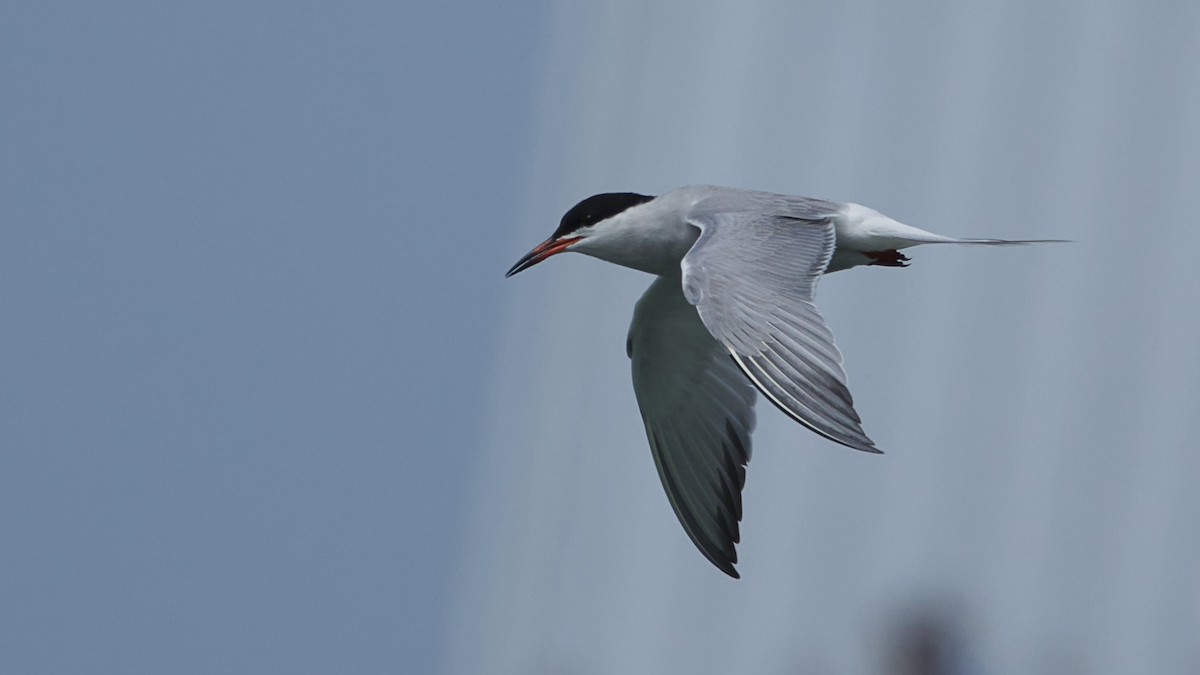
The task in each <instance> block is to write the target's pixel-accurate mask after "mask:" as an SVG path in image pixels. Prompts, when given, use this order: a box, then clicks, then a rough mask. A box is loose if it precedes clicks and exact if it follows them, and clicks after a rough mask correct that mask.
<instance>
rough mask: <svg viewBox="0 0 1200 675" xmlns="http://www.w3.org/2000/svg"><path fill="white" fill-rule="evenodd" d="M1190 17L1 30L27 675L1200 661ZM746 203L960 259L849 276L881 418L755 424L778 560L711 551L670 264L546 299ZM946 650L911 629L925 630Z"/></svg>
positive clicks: (1, 492)
mask: <svg viewBox="0 0 1200 675" xmlns="http://www.w3.org/2000/svg"><path fill="white" fill-rule="evenodd" d="M1198 34H1200V10H1198V9H1196V7H1195V6H1193V5H1191V4H1188V3H1175V2H1165V1H1164V2H1157V3H1145V2H1137V1H1135V0H1114V1H1112V2H1103V3H1097V2H1087V1H1084V0H1079V1H1075V2H1063V3H1056V4H1049V5H1048V4H1046V3H1043V2H1035V1H1033V0H1020V1H1018V2H1000V1H979V2H965V3H964V2H957V1H952V0H944V1H942V2H932V3H924V4H922V5H920V6H908V5H904V6H902V5H899V4H896V3H892V2H887V1H886V0H857V1H853V2H801V3H795V2H770V1H766V0H764V1H762V2H736V3H720V2H687V3H684V2H652V3H646V2H641V1H639V0H614V1H612V2H604V3H576V2H559V3H551V2H549V1H548V0H547V1H546V2H541V3H520V4H511V3H492V4H489V3H462V4H454V3H352V4H349V5H346V4H341V5H335V4H332V3H311V2H300V3H297V2H290V3H256V4H246V3H217V4H213V3H209V4H205V5H197V6H185V5H177V4H163V3H149V2H117V3H105V4H103V5H98V4H94V3H92V4H89V3H54V2H43V3H31V2H30V3H20V4H15V3H10V5H9V6H8V7H6V10H5V12H4V16H3V21H0V93H2V94H3V104H2V108H0V111H2V112H0V115H2V116H0V538H2V539H3V542H4V545H3V550H2V551H0V671H4V672H20V673H61V672H126V673H161V672H172V673H189V672H194V673H210V672H222V673H226V672H244V673H262V672H287V673H298V672H299V673H303V672H311V673H327V672H362V673H388V672H415V673H424V672H439V671H441V672H448V673H455V674H457V673H464V674H465V673H478V672H498V673H528V672H544V673H559V672H573V673H593V672H594V673H607V672H627V673H634V672H659V673H673V672H678V673H684V672H686V673H699V672H794V671H795V670H797V669H799V670H803V671H806V672H828V673H865V672H879V671H880V669H881V667H882V664H884V663H885V662H886V661H887V658H888V655H889V654H891V653H892V651H894V647H893V646H892V645H893V642H894V640H895V639H896V638H895V635H896V634H897V633H903V630H901V629H897V628H896V626H909V625H910V624H912V619H913V618H914V617H916V618H917V619H921V618H922V617H926V616H928V617H930V618H929V621H930V622H931V623H932V624H933V625H936V624H937V623H938V621H948V620H949V621H952V622H953V623H954V624H955V626H956V632H955V633H954V635H952V636H951V637H950V638H946V639H950V640H951V641H952V642H953V645H952V647H953V650H952V651H954V653H955V655H956V659H957V660H956V663H955V665H956V667H958V668H959V671H958V672H967V673H994V674H1000V673H1010V672H1012V673H1015V672H1019V673H1060V672H1089V673H1092V672H1096V673H1112V674H1113V675H1116V674H1118V673H1128V672H1156V673H1174V672H1194V671H1195V667H1196V664H1197V663H1198V662H1200V653H1198V652H1197V650H1196V647H1195V645H1196V644H1200V573H1198V572H1197V571H1196V570H1198V569H1200V536H1197V533H1196V529H1195V527H1194V523H1193V521H1194V518H1193V517H1192V516H1193V514H1195V513H1196V512H1197V509H1200V492H1197V491H1196V490H1195V489H1194V485H1195V484H1196V477H1197V476H1198V475H1200V455H1197V453H1196V452H1195V451H1194V445H1195V444H1194V441H1193V440H1192V439H1193V436H1194V434H1193V433H1192V430H1191V426H1192V422H1191V419H1192V417H1193V416H1194V415H1195V411H1196V410H1200V387H1198V386H1197V381H1198V380H1197V379H1196V377H1195V376H1194V373H1195V372H1197V371H1200V356H1197V354H1198V352H1197V350H1196V348H1195V345H1196V344H1200V312H1198V311H1197V310H1196V309H1195V306H1196V305H1195V292H1196V289H1197V288H1200V274H1198V273H1197V271H1196V267H1195V264H1194V261H1193V260H1192V258H1193V257H1194V252H1195V251H1196V250H1200V234H1198V233H1200V229H1197V228H1196V227H1195V224H1194V220H1195V217H1194V213H1193V211H1194V206H1193V204H1194V194H1193V193H1194V190H1195V186H1196V185H1200V160H1198V159H1197V158H1200V70H1198V69H1197V66H1196V64H1198V63H1200V52H1198V51H1197V49H1198V47H1197V45H1200V40H1197V39H1196V36H1197V35H1198ZM693 182H712V183H723V184H729V185H736V186H741V187H753V188H760V189H770V190H778V191H785V192H793V193H801V194H809V195H813V196H821V197H828V198H833V199H845V200H852V201H859V202H863V203H865V204H868V205H870V206H873V207H876V208H879V209H880V210H882V211H884V212H886V213H889V214H890V215H893V216H895V217H897V218H898V219H900V220H903V221H906V222H910V223H911V224H913V225H917V226H921V227H927V228H929V229H932V230H935V231H939V232H945V233H948V234H958V235H964V236H1000V237H1067V238H1072V239H1075V240H1077V243H1076V244H1074V245H1071V246H1067V247H1058V248H1040V249H1039V248H1025V249H1009V250H1004V251H990V250H977V249H958V250H949V249H936V250H928V251H926V250H918V251H917V252H916V253H915V255H914V258H915V261H914V265H913V266H912V267H911V268H908V269H904V270H856V271H854V272H851V273H846V274H844V275H842V274H839V275H836V276H834V277H831V278H830V279H828V280H825V281H824V282H823V283H822V285H821V288H820V295H819V303H820V306H821V308H822V310H823V312H824V313H825V315H826V316H827V317H828V319H829V321H830V323H831V325H832V326H833V329H834V331H835V334H836V335H837V337H838V341H839V344H840V345H841V348H842V350H843V352H844V353H845V355H846V366H847V370H848V373H849V377H850V383H851V386H852V389H853V391H854V394H855V398H856V401H857V403H858V406H859V410H860V412H861V413H862V414H863V417H864V422H865V424H866V429H867V431H868V432H869V433H870V434H871V436H872V437H873V438H874V439H875V440H876V441H877V442H879V443H880V445H881V447H883V448H884V449H885V450H886V451H887V452H888V454H886V455H884V456H882V457H867V456H865V455H863V454H861V453H853V452H850V451H848V450H845V449H843V448H840V447H834V446H832V445H831V444H829V443H827V442H825V441H822V440H821V439H819V438H817V437H816V436H814V435H813V434H811V433H809V432H807V431H806V430H804V429H802V428H800V427H798V426H797V425H795V424H793V423H791V422H789V421H788V420H786V419H784V418H783V417H782V416H781V415H778V414H776V412H775V411H774V410H773V409H771V408H769V407H762V408H761V409H760V411H759V413H760V425H759V429H758V432H757V433H756V436H755V443H756V446H755V456H754V461H753V462H752V463H751V465H750V468H749V476H748V481H747V492H746V497H745V513H746V520H745V523H744V525H743V543H742V546H741V549H740V551H741V555H742V563H741V565H740V569H741V571H742V573H743V575H744V578H743V579H742V580H741V581H739V582H734V581H732V580H730V579H728V578H726V577H724V576H723V575H721V574H720V573H719V572H717V571H716V570H714V569H713V568H712V567H711V566H710V565H709V564H708V563H707V562H706V561H705V560H704V559H703V558H702V557H701V556H700V555H699V554H698V553H697V552H696V551H695V550H694V549H693V548H692V546H691V544H690V542H688V540H687V538H686V536H685V535H684V533H683V531H682V529H681V528H680V527H679V525H678V523H677V522H676V521H675V519H674V516H673V515H672V513H671V511H670V508H669V505H668V504H667V501H666V499H665V497H664V496H663V494H662V490H661V488H660V486H659V485H658V481H657V478H656V476H655V474H654V469H653V464H652V462H651V460H650V457H649V451H648V450H647V448H646V445H645V439H644V436H643V432H642V429H641V423H640V420H639V419H638V417H637V408H636V404H635V402H634V400H633V394H632V389H631V386H630V383H629V374H628V362H627V360H626V358H625V355H624V351H623V345H624V336H625V330H626V327H627V324H628V320H629V316H630V313H631V311H632V307H633V303H634V301H635V300H636V298H637V297H638V295H639V294H640V293H641V291H642V289H643V288H644V287H645V286H646V285H647V284H648V283H649V279H648V278H646V277H645V276H644V275H641V274H638V273H635V272H631V271H629V270H621V269H618V268H615V267H611V266H606V265H604V264H602V263H599V262H598V261H595V260H590V259H586V258H584V257H582V256H562V257H560V258H558V259H556V260H554V261H551V262H549V263H547V264H545V265H543V266H541V267H539V268H538V269H536V270H533V271H530V272H527V273H525V274H522V275H521V276H520V277H517V278H514V279H510V280H507V281H505V280H503V279H502V274H503V272H504V270H505V269H507V267H508V266H509V265H510V264H511V263H512V262H513V261H514V260H515V259H516V257H518V256H519V255H520V254H522V253H523V252H524V251H525V250H527V249H528V248H529V247H530V246H531V245H532V244H534V243H536V242H537V241H539V240H540V239H541V238H543V237H544V236H545V235H546V234H548V233H549V232H550V231H551V230H552V229H553V227H554V225H555V223H556V221H557V218H558V217H559V215H560V214H561V213H562V211H563V210H565V209H566V208H568V207H569V206H570V205H571V204H573V203H574V202H575V201H576V200H578V199H579V198H581V197H583V196H586V195H588V194H591V193H594V192H600V191H606V190H637V191H641V192H645V193H657V192H660V191H663V190H667V189H670V188H673V187H677V186H679V185H682V184H686V183H693ZM918 623H919V621H918Z"/></svg>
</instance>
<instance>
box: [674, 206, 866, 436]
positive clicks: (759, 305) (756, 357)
mask: <svg viewBox="0 0 1200 675" xmlns="http://www.w3.org/2000/svg"><path fill="white" fill-rule="evenodd" d="M784 213H786V211H784ZM811 215H812V214H804V216H803V217H797V216H794V215H772V214H771V213H762V212H757V211H756V212H747V213H731V212H720V213H710V214H703V215H698V216H695V217H693V218H691V219H690V220H689V222H690V223H692V224H693V225H695V226H696V227H698V228H699V229H700V230H701V233H700V237H699V239H697V240H696V243H695V244H694V245H693V246H692V249H691V250H690V251H689V252H688V254H687V255H686V256H684V258H683V263H682V267H683V292H684V295H685V296H686V297H687V300H688V302H691V303H692V304H694V305H695V306H696V308H697V310H698V311H699V314H700V318H701V320H702V321H703V322H704V325H705V327H707V328H708V330H709V332H710V333H711V334H712V336H713V337H715V338H716V339H717V340H718V341H719V342H720V343H721V344H722V345H723V346H724V347H725V348H726V349H727V350H728V351H729V353H730V354H732V355H733V358H734V361H735V362H736V363H737V365H738V366H739V367H741V369H742V371H743V372H744V373H745V374H746V376H747V377H749V378H750V381H751V382H753V383H754V386H756V387H758V389H759V390H760V391H762V392H763V394H764V395H765V396H766V397H767V398H768V399H770V400H771V402H772V403H774V404H775V405H776V406H778V407H779V408H780V409H781V410H783V411H784V412H785V413H787V414H788V415H790V416H791V417H792V418H794V419H795V420H796V421H798V422H800V423H801V424H803V425H804V426H806V427H808V428H810V429H812V430H813V431H815V432H817V433H819V434H821V435H822V436H825V437H826V438H828V439H830V440H832V441H836V442H838V443H841V444H842V445H846V446H849V447H851V448H856V449H858V450H865V451H868V452H879V450H877V449H876V448H875V443H874V442H873V441H871V439H870V438H868V437H867V435H866V434H865V433H864V432H863V429H862V423H861V420H860V419H859V417H858V413H857V412H855V410H854V399H853V398H852V397H851V396H850V390H849V389H848V388H847V386H846V373H845V372H844V371H843V370H842V355H841V352H839V351H838V348H837V346H836V345H835V344H834V342H833V334H832V333H831V332H830V330H829V327H828V326H827V325H826V324H825V320H824V319H823V318H822V317H821V314H820V313H819V312H817V308H816V306H815V305H813V295H814V292H815V290H816V285H817V279H818V278H820V276H821V273H822V272H823V271H824V270H825V268H826V267H827V266H828V264H829V259H830V256H832V254H833V250H834V246H835V243H836V241H835V233H834V228H833V224H832V222H831V221H830V220H829V219H828V218H814V217H810V216H811Z"/></svg>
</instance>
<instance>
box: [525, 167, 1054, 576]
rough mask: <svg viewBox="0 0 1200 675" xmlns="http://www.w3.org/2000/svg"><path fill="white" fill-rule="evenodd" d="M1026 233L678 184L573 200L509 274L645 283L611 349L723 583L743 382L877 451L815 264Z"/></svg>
mask: <svg viewBox="0 0 1200 675" xmlns="http://www.w3.org/2000/svg"><path fill="white" fill-rule="evenodd" d="M1035 241H1058V240H1024V241H1010V240H1003V239H960V238H955V237H944V236H941V235H937V234H933V233H932V232H926V231H925V230H920V229H917V228H915V227H910V226H908V225H904V224H902V223H899V222H897V221H895V220H892V219H891V218H889V217H887V216H885V215H883V214H881V213H879V212H878V211H875V210H874V209H870V208H867V207H865V206H861V205H858V204H852V203H843V202H834V201H827V200H824V199H813V198H809V197H797V196H792V195H783V194H774V193H769V192H755V191H750V190H739V189H735V188H726V187H716V186H708V185H693V186H688V187H683V188H679V189H677V190H673V191H671V192H668V193H666V194H663V195H660V196H657V197H651V196H647V195H641V194H635V193H632V192H619V193H605V194H598V195H595V196H592V197H588V198H587V199H585V200H583V201H581V202H579V203H578V204H576V205H575V206H574V207H573V208H571V210H569V211H567V213H566V215H564V216H563V217H562V221H561V222H560V223H559V226H558V229H557V230H555V231H554V234H552V235H550V238H549V239H547V240H546V241H544V242H542V243H541V244H538V245H537V246H536V247H534V249H533V250H532V251H530V252H529V253H528V254H526V255H525V256H524V257H523V258H521V259H520V260H519V261H517V264H515V265H513V267H512V269H510V270H509V271H508V273H507V274H506V275H505V276H512V275H514V274H516V273H518V272H520V271H522V270H525V269H528V268H530V267H532V266H534V265H536V264H538V263H539V262H541V261H543V260H545V259H547V258H549V257H551V256H553V255H557V254H559V253H562V252H564V251H574V252H577V253H584V254H586V255H590V256H593V257H596V258H599V259H601V260H606V261H608V262H611V263H615V264H617V265H622V266H624V267H630V268H633V269H635V270H641V271H643V272H649V273H650V274H653V275H655V276H656V277H657V278H656V279H655V280H654V282H653V283H651V284H650V287H649V288H648V289H647V290H646V292H645V293H644V294H643V295H642V297H641V299H640V300H638V302H637V306H636V308H635V309H634V312H633V323H632V324H631V325H630V326H629V336H628V339H627V340H626V343H625V349H626V352H627V353H628V355H629V358H630V360H631V361H632V370H633V390H634V393H635V394H636V396H637V401H638V407H639V409H640V410H641V413H642V420H643V422H644V423H645V427H646V437H647V438H648V439H649V441H650V450H651V452H652V454H653V456H654V464H655V466H656V467H657V468H658V476H659V478H660V479H661V480H662V484H663V488H664V489H665V490H666V493H667V499H668V500H669V501H670V502H671V507H672V508H673V509H674V510H675V515H676V516H677V517H678V518H679V522H680V523H681V524H682V525H683V529H684V530H685V531H686V532H687V534H688V536H689V537H690V538H691V540H692V542H693V543H694V544H695V545H696V547H697V548H698V549H700V552H701V553H703V554H704V556H705V557H706V558H708V560H709V561H711V562H712V564H713V565H716V566H717V568H719V569H720V570H721V571H722V572H724V573H726V574H728V575H729V576H731V577H734V578H738V576H739V575H738V572H737V570H736V569H735V568H734V565H735V564H736V563H737V550H736V548H735V544H737V543H738V541H739V538H740V536H739V530H738V523H739V522H741V519H742V494H741V493H742V487H743V486H744V485H745V481H746V464H747V462H749V461H750V433H751V431H753V429H754V423H755V417H754V401H755V397H756V392H761V393H762V395H763V396H765V397H766V398H767V400H769V401H771V403H773V404H775V406H776V407H778V408H779V409H780V410H782V411H783V412H784V413H786V414H787V415H788V416H789V417H791V418H792V419H794V420H796V421H797V422H799V423H800V424H803V425H804V426H806V427H808V428H809V429H811V430H813V431H815V432H816V433H818V434H820V435H822V436H824V437H825V438H828V439H829V440H831V441H834V442H835V443H840V444H842V445H845V446H847V447H850V448H854V449H856V450H862V451H864V452H873V453H878V452H880V451H879V450H878V449H877V448H876V447H875V442H874V441H872V440H871V439H870V438H869V437H868V436H867V434H866V433H865V432H864V431H863V428H862V423H861V420H860V419H859V416H858V413H857V412H855V410H854V399H853V398H851V396H850V390H849V389H848V388H847V386H846V373H845V371H844V370H843V369H842V355H841V352H839V351H838V348H837V346H836V345H835V344H834V341H833V334H832V333H831V332H830V330H829V326H827V325H826V324H825V320H824V319H823V318H822V317H821V314H820V312H818V311H817V308H816V305H814V304H813V298H814V294H815V291H816V286H817V280H818V279H820V278H821V275H822V274H825V273H828V272H836V271H838V270H844V269H849V268H851V267H857V266H859V265H881V266H887V267H906V266H907V265H908V262H909V259H908V257H907V256H905V255H904V254H903V253H901V252H900V251H901V250H902V249H906V248H909V247H912V246H916V245H918V244H983V245H1011V244H1027V243H1034V242H1035Z"/></svg>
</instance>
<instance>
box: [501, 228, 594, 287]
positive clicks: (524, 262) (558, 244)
mask: <svg viewBox="0 0 1200 675" xmlns="http://www.w3.org/2000/svg"><path fill="white" fill-rule="evenodd" d="M580 239H583V237H562V238H560V239H547V240H546V241H543V242H542V243H540V244H538V245H537V246H535V247H534V248H533V250H532V251H530V252H529V253H526V254H525V257H524V258H521V259H520V260H518V261H517V264H516V265H513V266H512V269H510V270H509V271H508V273H507V274H505V275H504V277H505V278H506V279H507V278H508V277H511V276H512V275H514V274H516V273H517V272H520V271H521V270H525V269H529V268H530V267H533V266H534V265H536V264H538V263H540V262H542V261H543V260H545V259H546V258H549V257H550V256H552V255H557V254H559V253H562V252H563V251H565V250H567V249H568V248H570V247H571V244H574V243H575V242H577V241H579V240H580Z"/></svg>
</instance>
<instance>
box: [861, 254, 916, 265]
mask: <svg viewBox="0 0 1200 675" xmlns="http://www.w3.org/2000/svg"><path fill="white" fill-rule="evenodd" d="M863 255H865V256H867V257H868V258H870V259H871V262H869V263H867V264H868V265H882V266H884V267H908V256H906V255H904V254H903V253H901V252H900V251H868V252H866V253H863Z"/></svg>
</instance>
